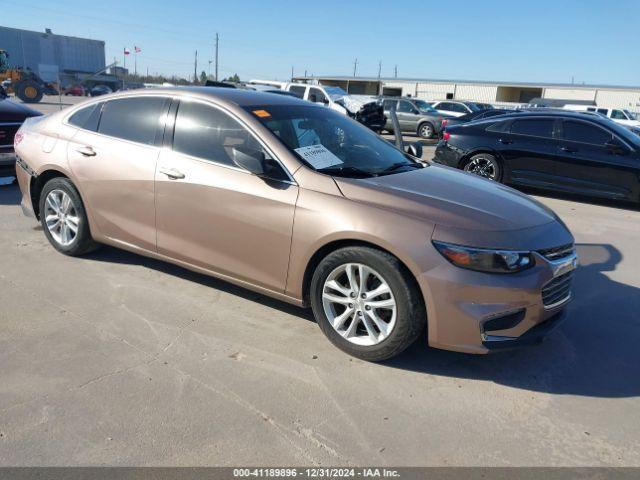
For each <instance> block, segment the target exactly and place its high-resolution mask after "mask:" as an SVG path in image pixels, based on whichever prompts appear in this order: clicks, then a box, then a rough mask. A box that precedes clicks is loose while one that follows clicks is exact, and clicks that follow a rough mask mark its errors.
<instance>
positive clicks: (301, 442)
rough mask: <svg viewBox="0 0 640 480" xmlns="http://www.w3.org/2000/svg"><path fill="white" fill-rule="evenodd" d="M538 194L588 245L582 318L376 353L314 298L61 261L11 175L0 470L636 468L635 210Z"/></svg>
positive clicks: (5, 211) (1, 207)
mask: <svg viewBox="0 0 640 480" xmlns="http://www.w3.org/2000/svg"><path fill="white" fill-rule="evenodd" d="M64 100H65V99H63V101H64ZM50 107H51V108H55V104H54V105H53V106H52V105H46V104H44V105H43V104H41V105H39V106H37V108H40V109H43V110H46V109H48V108H50ZM537 198H539V199H540V200H541V201H542V202H544V203H545V204H547V205H548V206H550V207H551V208H552V209H554V210H555V211H556V212H557V213H558V214H559V215H560V216H561V218H562V219H563V220H564V221H565V222H566V223H567V225H568V226H569V228H570V229H571V231H572V232H573V233H574V235H575V237H576V242H577V249H578V253H579V255H580V262H581V266H580V268H579V269H578V271H577V273H576V283H575V288H574V293H575V299H574V301H573V302H572V303H571V304H570V306H569V308H568V318H567V321H566V322H565V323H564V324H563V325H561V326H560V327H559V329H558V330H557V331H555V332H554V333H553V334H552V335H551V336H550V337H549V338H548V339H547V341H546V342H544V343H543V344H541V345H538V346H534V347H531V348H526V349H522V350H516V351H510V352H503V353H499V354H493V355H489V356H471V355H465V354H458V353H452V352H444V351H438V350H435V349H429V348H427V347H426V345H425V343H424V341H423V342H418V343H416V344H415V345H414V346H413V347H411V348H410V349H409V350H408V351H407V352H406V353H405V354H403V355H401V356H400V357H398V358H396V359H394V360H392V361H388V362H384V363H381V364H371V363H366V362H363V361H360V360H357V359H354V358H350V357H349V356H347V355H346V354H344V353H342V352H340V351H339V350H337V349H336V348H334V347H333V346H332V345H331V344H330V343H329V342H328V341H327V340H326V339H325V338H324V336H323V335H322V333H321V332H320V330H319V329H318V327H317V326H316V324H315V323H314V321H313V319H312V317H311V314H310V312H309V311H307V310H303V309H299V308H296V307H292V306H290V305H287V304H284V303H281V302H278V301H276V300H272V299H269V298H266V297H263V296H261V295H259V294H256V293H253V292H249V291H247V290H243V289H241V288H238V287H235V286H232V285H230V284H227V283H225V282H222V281H218V280H215V279H212V278H209V277H205V276H202V275H198V274H195V273H191V272H189V271H187V270H184V269H181V268H179V267H174V266H171V265H169V264H165V263H162V262H158V261H155V260H150V259H146V258H144V257H140V256H136V255H133V254H130V253H127V252H124V251H120V250H117V249H114V248H107V247H104V248H102V249H101V250H99V251H97V252H95V253H93V254H91V255H88V256H86V257H83V258H70V257H65V256H63V255H61V254H59V253H56V252H55V251H54V250H53V248H52V247H50V246H49V244H48V243H47V241H46V239H45V237H44V234H43V232H42V231H41V228H40V227H39V226H38V224H37V223H36V222H35V221H34V220H33V219H29V218H26V217H24V216H23V215H22V213H21V211H20V207H19V199H20V195H19V190H18V189H17V187H16V186H15V185H2V186H0V305H1V307H0V379H1V380H2V381H1V382H0V465H3V466H7V465H12V466H18V465H167V466H168V465H228V466H233V465H265V466H266V465H274V466H275V465H365V466H366V465H380V466H382V465H395V466H423V465H424V466H427V465H429V466H448V465H461V466H477V465H482V466H507V465H515V466H560V465H562V466H564V465H570V466H585V465H593V466H621V465H625V466H640V375H639V367H638V366H639V365H640V348H638V345H640V315H639V314H638V312H639V311H640V275H639V273H638V272H640V258H639V256H638V253H637V252H638V241H639V240H640V211H639V210H638V209H637V208H631V207H629V206H626V205H618V204H595V203H588V202H586V201H584V200H580V199H567V198H557V197H556V198H552V197H537ZM452 321H455V320H454V319H452Z"/></svg>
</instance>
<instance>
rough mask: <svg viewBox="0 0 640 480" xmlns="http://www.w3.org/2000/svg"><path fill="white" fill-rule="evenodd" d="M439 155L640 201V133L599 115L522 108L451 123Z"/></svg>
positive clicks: (529, 180)
mask: <svg viewBox="0 0 640 480" xmlns="http://www.w3.org/2000/svg"><path fill="white" fill-rule="evenodd" d="M434 160H435V161H436V162H438V163H442V164H445V165H449V166H451V167H456V168H459V169H462V170H465V171H467V172H472V173H475V174H478V175H481V176H483V177H486V178H489V179H491V180H495V181H498V182H503V183H507V184H512V185H522V186H530V187H537V188H544V189H550V190H559V191H563V192H569V193H579V194H583V195H590V196H597V197H604V198H611V199H618V200H630V201H633V202H638V201H640V137H639V136H637V135H635V134H633V133H632V132H630V131H629V130H627V129H626V128H624V127H622V126H620V125H618V124H617V123H615V122H613V121H611V120H609V119H607V118H603V117H600V116H598V115H581V114H579V113H571V112H566V113H564V112H521V113H513V114H508V115H501V116H499V117H494V118H490V119H488V120H481V121H476V122H472V123H466V124H461V125H456V126H452V127H447V129H446V131H445V133H444V135H443V138H442V140H441V141H440V142H439V143H438V146H437V148H436V154H435V158H434Z"/></svg>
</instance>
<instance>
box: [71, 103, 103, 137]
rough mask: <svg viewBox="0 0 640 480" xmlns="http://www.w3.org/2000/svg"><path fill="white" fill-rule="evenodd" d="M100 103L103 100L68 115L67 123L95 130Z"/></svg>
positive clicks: (98, 117) (96, 128) (98, 118)
mask: <svg viewBox="0 0 640 480" xmlns="http://www.w3.org/2000/svg"><path fill="white" fill-rule="evenodd" d="M102 105H103V102H100V103H95V104H93V105H89V106H88V107H85V108H81V109H80V110H78V111H77V112H76V113H74V114H73V115H71V116H70V117H69V124H70V125H73V126H74V127H78V128H83V129H85V130H90V131H92V132H95V131H96V130H98V121H99V120H100V109H101V108H102Z"/></svg>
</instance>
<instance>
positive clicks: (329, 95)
mask: <svg viewBox="0 0 640 480" xmlns="http://www.w3.org/2000/svg"><path fill="white" fill-rule="evenodd" d="M246 86H247V87H248V88H254V89H255V90H263V91H265V90H264V89H265V88H272V89H280V90H284V91H286V92H289V93H290V94H293V95H295V96H296V97H299V98H301V99H303V100H306V101H308V102H312V103H320V104H322V105H325V106H327V107H328V108H330V109H332V110H335V111H336V112H340V113H341V114H343V115H347V116H349V117H351V118H354V119H355V120H357V121H358V122H360V123H362V124H363V125H365V126H367V127H369V128H370V129H372V130H374V131H377V132H379V131H381V130H382V128H384V125H385V123H386V117H385V116H384V110H383V108H382V102H381V101H380V100H379V99H378V98H376V97H374V96H370V95H350V94H348V93H347V92H345V91H344V90H343V89H342V88H340V87H334V86H329V85H315V84H307V83H282V82H276V81H268V80H249V82H248V83H247V85H246Z"/></svg>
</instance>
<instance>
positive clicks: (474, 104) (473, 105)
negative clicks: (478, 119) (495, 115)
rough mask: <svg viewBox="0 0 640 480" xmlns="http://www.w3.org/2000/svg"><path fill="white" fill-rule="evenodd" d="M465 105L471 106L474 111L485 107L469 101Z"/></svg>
mask: <svg viewBox="0 0 640 480" xmlns="http://www.w3.org/2000/svg"><path fill="white" fill-rule="evenodd" d="M465 105H466V106H467V107H469V108H470V109H471V111H472V112H479V111H480V110H484V108H482V107H481V106H480V105H478V104H477V103H472V102H468V103H465Z"/></svg>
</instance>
